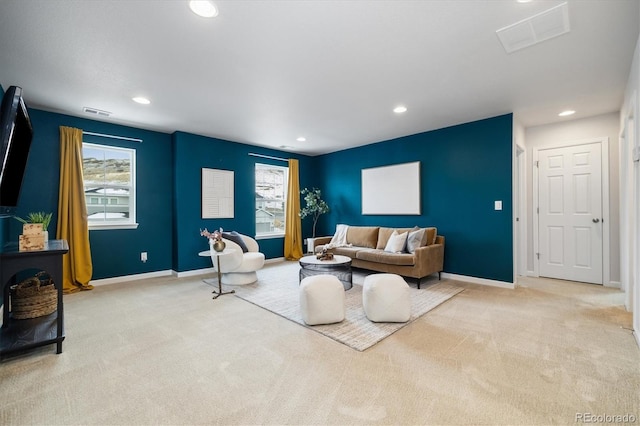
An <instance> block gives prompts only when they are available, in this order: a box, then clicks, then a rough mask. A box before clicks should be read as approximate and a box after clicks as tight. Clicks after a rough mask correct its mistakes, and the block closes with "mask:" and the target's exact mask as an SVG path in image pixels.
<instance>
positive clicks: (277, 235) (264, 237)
mask: <svg viewBox="0 0 640 426" xmlns="http://www.w3.org/2000/svg"><path fill="white" fill-rule="evenodd" d="M253 238H254V239H256V240H268V239H271V238H284V232H277V233H275V232H274V233H271V234H260V235H254V237H253Z"/></svg>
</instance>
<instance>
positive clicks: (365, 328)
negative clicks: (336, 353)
mask: <svg viewBox="0 0 640 426" xmlns="http://www.w3.org/2000/svg"><path fill="white" fill-rule="evenodd" d="M299 269H300V267H299V266H298V263H297V262H285V264H284V265H283V266H282V267H281V268H279V269H278V270H277V272H275V271H274V272H273V273H270V271H271V270H269V269H266V270H265V271H264V272H263V273H262V274H260V281H259V282H257V283H255V284H251V285H245V286H238V287H236V296H238V297H240V298H241V299H243V300H246V301H248V302H251V303H253V304H254V305H257V306H260V307H261V308H264V309H266V310H268V311H271V312H273V313H275V314H278V315H280V316H282V317H284V318H287V319H289V320H291V321H294V322H296V323H298V324H300V325H302V326H304V327H307V328H309V329H311V330H314V331H317V332H318V333H320V334H322V335H324V336H327V337H329V338H331V339H334V340H336V341H338V342H340V343H343V344H345V345H347V346H349V347H351V348H353V349H355V350H358V351H364V350H366V349H368V348H370V347H371V346H373V345H375V344H376V343H378V342H379V341H381V340H382V339H384V338H386V337H388V336H390V335H391V334H393V333H395V332H396V331H398V330H400V329H401V328H402V327H405V326H407V325H409V324H411V323H412V322H413V321H415V320H416V319H418V318H419V317H421V316H422V315H424V314H426V313H427V312H429V311H430V310H432V309H434V308H435V307H437V306H438V305H440V304H441V303H444V302H446V301H447V300H449V299H451V298H452V297H453V296H455V295H456V294H458V293H460V292H461V291H463V288H461V287H459V286H455V285H451V284H448V283H446V282H440V281H433V280H430V281H426V282H425V284H424V285H423V286H422V288H421V289H419V290H418V289H417V288H416V286H415V284H413V283H412V284H411V285H410V287H409V293H410V296H411V318H410V319H409V321H408V322H406V323H389V322H387V323H376V322H372V321H369V319H368V318H367V317H366V315H365V313H364V309H363V308H362V285H363V283H364V278H365V277H366V275H367V273H366V272H364V271H354V272H353V288H351V289H350V290H347V291H346V292H345V308H346V315H345V319H344V321H342V322H340V323H337V324H323V325H313V326H308V325H306V324H305V323H304V321H303V320H302V315H301V313H300V299H299V293H298V290H299V282H298V271H299Z"/></svg>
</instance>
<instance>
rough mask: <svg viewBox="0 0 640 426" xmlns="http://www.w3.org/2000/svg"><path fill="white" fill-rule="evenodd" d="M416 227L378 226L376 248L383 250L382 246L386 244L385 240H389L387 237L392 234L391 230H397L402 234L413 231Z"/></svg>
mask: <svg viewBox="0 0 640 426" xmlns="http://www.w3.org/2000/svg"><path fill="white" fill-rule="evenodd" d="M416 228H417V227H416ZM416 228H387V227H380V230H379V231H378V242H377V243H376V248H377V249H380V250H384V248H385V247H386V246H387V242H388V241H389V237H390V236H391V234H393V231H398V233H399V234H402V233H403V232H409V231H413V230H415V229H416Z"/></svg>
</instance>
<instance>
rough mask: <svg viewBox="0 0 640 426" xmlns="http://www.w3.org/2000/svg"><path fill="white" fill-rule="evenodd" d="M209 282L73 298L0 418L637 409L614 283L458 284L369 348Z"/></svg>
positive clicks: (4, 368)
mask: <svg viewBox="0 0 640 426" xmlns="http://www.w3.org/2000/svg"><path fill="white" fill-rule="evenodd" d="M288 267H289V266H288V265H287V262H280V263H270V264H267V265H265V267H264V268H263V269H262V270H260V271H258V278H259V280H263V279H265V280H266V279H269V280H271V278H268V277H269V276H270V275H273V276H275V278H274V279H277V276H278V275H280V276H282V277H283V279H284V278H285V277H286V276H287V275H288V272H286V269H287V268H288ZM279 271H280V272H279ZM203 278H204V279H207V280H209V279H214V278H215V274H213V273H206V274H203V275H199V276H190V277H183V278H176V277H171V276H166V277H161V278H148V279H144V280H136V281H126V280H124V279H123V280H122V282H119V283H113V284H108V285H98V286H96V287H95V289H94V290H92V291H83V292H79V293H75V294H70V295H65V296H64V309H65V318H64V319H65V331H66V339H65V341H64V343H63V348H62V349H63V352H62V353H61V354H59V355H56V353H55V345H49V346H45V347H42V348H37V349H34V350H32V351H28V352H25V353H24V354H20V355H17V356H14V357H11V358H8V359H4V360H3V361H2V363H0V425H381V426H384V425H556V424H557V425H566V424H576V423H578V424H580V423H586V422H587V421H591V422H592V423H593V422H594V418H595V419H596V420H597V419H598V418H599V417H594V416H605V415H607V416H617V415H619V416H625V415H627V419H629V418H630V417H628V416H629V415H631V416H635V424H637V423H638V421H639V420H638V419H639V418H640V399H638V395H640V369H639V368H638V366H639V365H640V351H639V350H638V346H637V344H636V341H635V339H634V336H633V334H632V332H631V331H630V330H629V328H630V327H631V314H630V313H629V312H626V311H625V309H624V307H623V306H622V302H623V300H624V294H623V293H622V292H620V291H619V290H617V289H612V288H603V287H602V286H597V285H590V284H581V283H572V282H567V281H558V280H543V279H531V278H522V279H521V281H520V282H519V285H518V287H517V288H516V289H505V288H497V287H488V286H482V285H476V284H471V283H466V282H463V281H455V282H451V284H453V285H456V286H458V287H460V288H464V291H463V292H461V293H459V294H458V295H456V296H455V297H453V298H451V299H450V300H449V301H447V302H445V303H443V304H441V305H439V306H438V307H437V308H436V309H433V310H431V311H430V312H429V313H428V314H426V315H422V316H421V317H420V318H418V319H416V320H415V321H414V322H413V323H411V324H410V325H409V326H406V327H403V328H401V329H400V330H398V331H397V332H395V333H393V334H392V335H391V336H389V337H387V338H385V339H383V340H382V341H380V342H379V343H377V344H375V345H374V346H373V347H371V348H369V349H367V350H365V351H362V352H360V351H356V350H353V349H351V348H350V347H347V346H346V345H343V344H341V343H338V342H336V341H334V340H332V339H329V338H327V337H326V336H324V335H321V334H319V333H316V332H315V331H312V330H310V329H309V328H306V327H302V326H300V325H299V324H297V323H294V322H293V321H290V320H288V319H285V318H283V317H281V316H279V315H274V314H273V313H272V312H269V311H267V310H265V309H262V308H259V307H257V306H255V305H254V304H252V303H248V302H246V301H244V300H242V299H240V298H238V297H235V296H233V295H225V296H222V297H220V298H218V299H216V300H212V299H211V290H212V288H211V286H209V285H207V284H206V283H205V282H203ZM443 281H444V280H443ZM265 282H266V281H265ZM432 282H437V277H436V278H434V280H433V281H432V280H427V281H426V283H425V284H426V285H428V284H430V283H432ZM410 285H411V286H414V285H415V284H414V283H410ZM426 285H425V286H426ZM590 416H591V417H590ZM602 418H603V419H605V417H602ZM612 418H614V417H606V419H612ZM620 418H621V419H622V418H623V417H620ZM612 423H615V421H614V422H609V423H607V424H612ZM629 423H631V424H633V423H632V422H629Z"/></svg>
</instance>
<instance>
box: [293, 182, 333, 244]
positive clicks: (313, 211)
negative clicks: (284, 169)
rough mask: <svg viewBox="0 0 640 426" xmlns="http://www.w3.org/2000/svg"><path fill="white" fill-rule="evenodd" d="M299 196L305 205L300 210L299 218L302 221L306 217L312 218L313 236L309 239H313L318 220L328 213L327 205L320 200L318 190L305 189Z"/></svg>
mask: <svg viewBox="0 0 640 426" xmlns="http://www.w3.org/2000/svg"><path fill="white" fill-rule="evenodd" d="M300 194H302V195H304V201H305V203H306V204H307V205H306V206H305V207H304V208H303V209H302V210H300V218H301V219H304V218H305V217H307V216H311V217H312V218H313V235H312V236H311V238H315V237H316V224H317V223H318V219H319V218H320V215H322V214H324V213H327V212H328V211H329V205H328V204H327V203H326V202H325V201H324V200H323V199H322V191H320V190H319V189H318V188H313V189H308V188H305V189H303V190H302V191H300Z"/></svg>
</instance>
